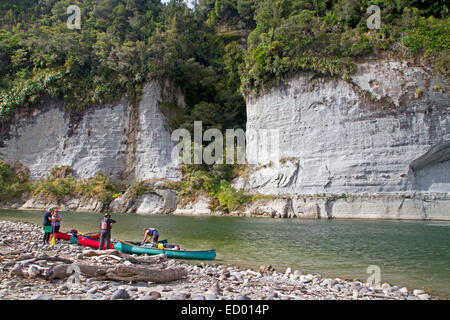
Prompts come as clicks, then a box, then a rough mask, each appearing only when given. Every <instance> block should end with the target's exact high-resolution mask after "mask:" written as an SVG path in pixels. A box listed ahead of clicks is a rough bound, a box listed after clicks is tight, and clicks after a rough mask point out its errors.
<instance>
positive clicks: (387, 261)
mask: <svg viewBox="0 0 450 320" xmlns="http://www.w3.org/2000/svg"><path fill="white" fill-rule="evenodd" d="M62 215H63V219H64V220H63V224H62V230H63V231H68V230H70V229H72V228H74V229H78V230H80V231H83V232H93V231H97V230H98V229H99V224H100V220H101V218H102V216H101V215H100V214H92V213H73V212H63V213H62ZM42 218H43V212H36V211H18V210H0V220H11V221H27V222H32V223H36V224H41V223H42ZM113 219H115V220H117V222H118V223H117V224H115V225H114V227H113V230H112V237H113V238H118V239H123V240H141V239H142V238H143V228H144V227H150V226H151V227H156V228H158V230H160V238H161V239H168V240H169V242H171V243H178V244H180V245H181V247H183V248H185V249H190V250H202V249H213V248H214V249H216V251H217V258H216V261H217V262H220V263H225V264H229V265H237V266H240V267H259V266H261V265H267V264H270V265H272V266H273V267H275V269H277V270H279V271H284V269H286V268H287V267H291V268H292V269H293V270H295V269H298V270H301V271H302V272H303V273H320V274H321V275H322V276H326V277H341V278H346V279H359V280H363V281H366V280H367V278H368V277H369V276H370V275H369V274H367V273H366V271H367V267H368V266H370V265H377V266H379V267H380V269H381V281H382V282H389V283H392V284H394V285H399V286H406V287H408V288H409V289H419V288H424V289H426V290H429V291H431V293H434V294H437V295H439V296H441V297H444V298H447V299H448V298H450V276H449V274H450V272H449V271H450V222H440V221H429V222H427V221H373V220H298V219H293V220H290V219H286V220H284V219H262V218H261V219H259V218H237V217H184V216H173V215H154V216H138V215H121V214H115V215H113Z"/></svg>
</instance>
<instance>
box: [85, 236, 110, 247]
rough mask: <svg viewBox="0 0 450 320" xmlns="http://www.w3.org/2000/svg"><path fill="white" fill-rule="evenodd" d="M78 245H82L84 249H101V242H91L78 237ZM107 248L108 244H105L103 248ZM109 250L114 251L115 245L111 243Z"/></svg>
mask: <svg viewBox="0 0 450 320" xmlns="http://www.w3.org/2000/svg"><path fill="white" fill-rule="evenodd" d="M78 243H79V244H80V245H82V246H83V247H90V248H94V249H98V248H99V247H100V241H97V240H91V239H88V238H85V237H78ZM105 248H106V243H105V244H103V248H102V249H105ZM109 249H114V244H113V243H112V242H111V243H110V244H109Z"/></svg>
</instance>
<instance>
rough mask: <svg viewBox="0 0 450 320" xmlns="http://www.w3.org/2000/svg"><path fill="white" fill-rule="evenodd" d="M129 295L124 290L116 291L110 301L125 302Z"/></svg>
mask: <svg viewBox="0 0 450 320" xmlns="http://www.w3.org/2000/svg"><path fill="white" fill-rule="evenodd" d="M127 299H130V295H129V294H128V292H127V291H126V290H125V289H117V290H116V291H115V292H114V293H113V294H112V296H111V300H127Z"/></svg>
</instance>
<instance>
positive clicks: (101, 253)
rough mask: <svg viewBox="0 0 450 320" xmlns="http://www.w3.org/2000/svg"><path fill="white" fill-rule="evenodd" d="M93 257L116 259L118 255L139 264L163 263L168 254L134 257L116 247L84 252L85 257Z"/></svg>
mask: <svg viewBox="0 0 450 320" xmlns="http://www.w3.org/2000/svg"><path fill="white" fill-rule="evenodd" d="M91 257H105V258H112V259H115V260H119V259H117V257H120V258H122V259H124V260H128V261H129V262H131V263H137V264H156V263H161V262H164V261H167V256H166V255H165V254H158V255H154V256H139V257H133V256H131V255H129V254H126V253H122V252H120V251H118V250H116V249H109V250H86V251H84V252H83V258H91Z"/></svg>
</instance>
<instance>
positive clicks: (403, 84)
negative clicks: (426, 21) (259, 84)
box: [235, 60, 450, 195]
mask: <svg viewBox="0 0 450 320" xmlns="http://www.w3.org/2000/svg"><path fill="white" fill-rule="evenodd" d="M312 78H313V75H312V74H303V75H300V76H298V77H296V78H294V79H292V80H291V81H289V83H288V85H287V86H286V87H278V88H274V89H272V90H270V91H269V92H267V93H265V94H263V95H261V96H260V97H258V98H247V117H248V120H247V121H248V122H247V156H248V157H249V158H255V157H256V158H257V165H255V166H254V167H253V170H251V173H250V174H249V175H248V179H247V180H246V181H245V189H246V190H249V191H251V192H259V193H262V194H272V195H296V194H340V193H346V194H376V193H383V194H392V193H394V194H395V193H407V194H411V193H414V192H419V193H422V194H427V193H440V194H444V195H448V194H449V192H450V144H449V141H450V123H449V113H448V111H449V110H448V106H449V105H448V101H449V94H448V93H447V92H445V93H441V92H439V91H437V90H435V89H433V88H435V86H436V85H437V84H438V83H440V82H441V81H442V80H441V79H439V78H438V77H434V76H431V73H429V72H428V71H427V70H425V69H422V68H420V67H417V66H413V65H410V64H408V63H406V62H397V61H390V60H381V61H367V62H365V63H361V64H360V65H359V66H358V71H357V72H356V74H355V75H354V76H353V77H352V79H351V81H352V83H350V82H346V81H343V80H332V79H320V78H319V79H316V80H314V79H312ZM447 87H448V86H447ZM417 89H420V90H417ZM415 95H418V97H415ZM270 130H272V131H273V130H275V131H278V135H279V140H277V141H279V148H278V149H277V150H274V149H272V150H269V155H270V157H268V158H264V157H263V153H262V152H261V151H262V149H263V146H262V145H261V141H260V139H261V138H260V136H258V134H255V132H256V133H258V132H264V131H270ZM258 139H259V141H258ZM258 152H259V153H258ZM274 155H276V157H275V158H274ZM280 160H281V161H280ZM235 183H236V184H235V185H237V186H242V185H243V184H244V183H243V181H242V179H240V180H239V179H238V180H236V181H235Z"/></svg>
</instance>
